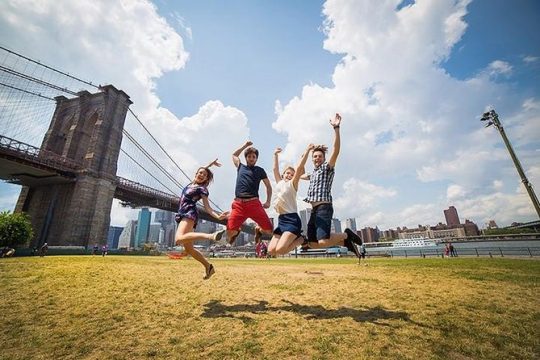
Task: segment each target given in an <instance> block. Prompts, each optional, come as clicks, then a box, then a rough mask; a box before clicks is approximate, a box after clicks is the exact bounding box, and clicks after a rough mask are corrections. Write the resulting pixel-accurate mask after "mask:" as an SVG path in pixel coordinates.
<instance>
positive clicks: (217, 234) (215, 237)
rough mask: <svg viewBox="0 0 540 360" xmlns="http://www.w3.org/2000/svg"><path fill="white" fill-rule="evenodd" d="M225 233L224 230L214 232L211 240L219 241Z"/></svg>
mask: <svg viewBox="0 0 540 360" xmlns="http://www.w3.org/2000/svg"><path fill="white" fill-rule="evenodd" d="M226 231H227V230H225V229H223V230H219V231H216V232H215V233H214V234H213V240H214V241H220V240H221V239H222V238H223V235H224V234H225V232H226Z"/></svg>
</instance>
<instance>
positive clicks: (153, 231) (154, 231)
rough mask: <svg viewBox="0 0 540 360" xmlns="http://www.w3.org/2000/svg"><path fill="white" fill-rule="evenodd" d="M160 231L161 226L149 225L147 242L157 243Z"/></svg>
mask: <svg viewBox="0 0 540 360" xmlns="http://www.w3.org/2000/svg"><path fill="white" fill-rule="evenodd" d="M160 230H161V225H159V224H150V230H149V231H148V240H147V241H148V242H149V243H159V232H160Z"/></svg>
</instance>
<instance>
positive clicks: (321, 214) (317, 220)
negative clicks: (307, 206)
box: [307, 204, 334, 242]
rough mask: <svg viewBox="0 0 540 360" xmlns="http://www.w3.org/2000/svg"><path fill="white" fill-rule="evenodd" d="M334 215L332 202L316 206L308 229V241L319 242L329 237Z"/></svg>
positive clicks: (312, 211)
mask: <svg viewBox="0 0 540 360" xmlns="http://www.w3.org/2000/svg"><path fill="white" fill-rule="evenodd" d="M333 216H334V208H333V207H332V204H320V205H317V206H315V207H314V208H313V209H312V210H311V216H310V217H309V222H308V229H307V236H308V241H310V242H317V241H319V240H321V239H329V238H330V230H331V229H332V217H333Z"/></svg>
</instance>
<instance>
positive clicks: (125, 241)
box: [118, 220, 137, 249]
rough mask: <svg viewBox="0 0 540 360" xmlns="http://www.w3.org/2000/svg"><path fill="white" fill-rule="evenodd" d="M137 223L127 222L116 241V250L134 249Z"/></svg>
mask: <svg viewBox="0 0 540 360" xmlns="http://www.w3.org/2000/svg"><path fill="white" fill-rule="evenodd" d="M136 229H137V221H136V220H129V221H128V222H127V224H126V226H124V230H123V231H122V233H121V234H120V237H119V239H118V249H132V248H134V247H135V232H136Z"/></svg>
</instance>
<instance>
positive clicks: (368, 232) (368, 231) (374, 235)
mask: <svg viewBox="0 0 540 360" xmlns="http://www.w3.org/2000/svg"><path fill="white" fill-rule="evenodd" d="M360 234H361V238H362V241H363V242H365V243H371V242H378V241H379V229H377V228H375V229H374V228H371V227H365V228H363V229H362V230H360Z"/></svg>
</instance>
